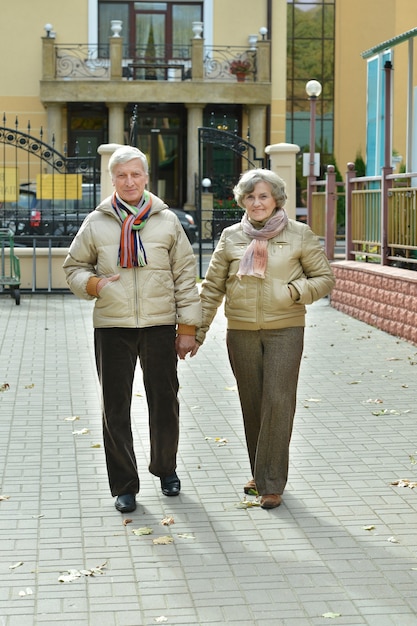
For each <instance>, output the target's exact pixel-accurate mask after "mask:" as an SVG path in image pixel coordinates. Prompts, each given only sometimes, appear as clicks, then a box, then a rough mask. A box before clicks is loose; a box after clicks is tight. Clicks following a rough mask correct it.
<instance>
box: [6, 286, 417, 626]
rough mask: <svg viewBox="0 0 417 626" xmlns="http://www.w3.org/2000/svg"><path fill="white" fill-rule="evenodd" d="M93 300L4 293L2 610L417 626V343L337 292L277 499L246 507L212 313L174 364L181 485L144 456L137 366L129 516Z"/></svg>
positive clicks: (78, 622)
mask: <svg viewBox="0 0 417 626" xmlns="http://www.w3.org/2000/svg"><path fill="white" fill-rule="evenodd" d="M91 313H92V304H91V303H89V302H84V301H80V300H77V299H76V298H75V297H73V296H71V295H46V296H39V295H36V296H30V295H25V294H23V295H22V301H21V305H20V306H16V305H15V304H14V301H13V300H12V299H11V298H8V297H6V296H4V295H2V296H1V297H0V389H2V391H1V392H0V480H1V482H0V496H1V498H0V626H51V625H57V626H70V625H71V626H152V625H154V624H168V625H174V624H175V625H180V626H186V625H191V626H221V625H222V624H234V625H235V626H281V625H282V626H313V625H314V626H322V625H327V624H334V625H335V626H340V625H343V626H360V625H368V626H417V593H416V589H417V486H416V489H412V488H410V487H400V486H395V485H392V484H391V483H392V482H394V481H397V480H399V479H408V480H410V481H417V465H414V464H413V463H412V461H413V457H415V458H417V419H416V417H417V410H416V399H417V347H416V346H413V345H411V344H408V343H406V342H404V341H399V340H397V339H396V338H395V337H392V336H390V335H387V334H385V333H383V332H381V331H378V330H375V329H373V328H371V327H369V326H367V325H366V324H364V323H361V322H358V321H356V320H353V319H351V318H349V317H347V316H345V315H343V314H342V313H339V312H337V311H335V310H334V309H332V308H331V307H330V306H329V302H328V300H327V299H324V300H322V301H320V302H318V303H316V304H314V305H313V306H311V307H309V312H308V317H307V328H306V342H305V344H306V345H305V351H304V358H303V361H302V369H301V377H300V384H299V393H298V408H297V415H296V420H295V429H294V435H293V440H292V445H291V468H290V478H289V483H288V487H287V490H286V492H285V494H284V500H283V504H282V505H281V506H280V507H279V508H278V509H274V510H273V511H264V510H262V509H260V508H259V507H256V506H252V507H249V508H242V504H241V502H242V500H243V491H242V487H243V485H244V483H245V482H246V481H247V480H248V478H249V477H250V476H249V464H248V460H247V455H246V449H245V443H244V434H243V427H242V418H241V414H240V408H239V402H238V397H237V393H236V387H235V381H234V379H233V376H232V373H231V370H230V367H229V363H228V360H227V354H226V348H225V320H224V317H223V314H222V312H220V313H219V314H218V315H217V317H216V319H215V322H214V324H213V327H212V329H211V331H210V333H209V335H208V338H207V341H206V343H205V344H204V346H203V347H202V348H201V349H200V351H199V353H198V355H197V356H196V357H195V358H193V359H191V360H188V359H187V361H185V362H180V364H179V375H180V383H181V389H180V401H181V424H182V429H181V440H180V450H179V458H178V473H179V475H180V477H181V480H182V485H183V488H182V492H181V495H180V496H179V497H178V498H166V497H164V496H163V495H162V494H161V492H160V486H159V481H158V479H157V478H155V477H153V476H152V475H150V474H149V473H148V470H147V464H148V444H149V441H148V432H147V417H146V401H145V396H144V391H143V384H142V380H141V376H140V370H138V372H137V376H136V378H135V384H134V396H133V402H132V407H133V408H132V410H133V416H134V418H133V425H134V435H135V441H136V453H137V458H138V464H139V468H140V475H141V492H140V496H139V500H138V509H137V511H136V512H135V513H133V514H129V515H120V513H118V512H117V511H116V510H115V508H114V503H113V498H111V496H110V493H109V490H108V485H107V475H106V470H105V461H104V451H103V447H102V442H101V424H100V397H99V389H98V384H97V379H96V374H95V368H94V355H93V346H92V323H91ZM75 417H77V418H79V419H76V420H72V419H71V418H75ZM7 496H9V497H7ZM248 499H249V501H251V502H253V501H254V498H248ZM128 518H130V519H131V522H130V523H126V525H124V523H123V522H127V519H128ZM165 518H172V520H173V521H174V523H173V524H170V525H164V524H163V523H162V521H163V520H164V519H165ZM172 520H171V521H172ZM145 527H147V528H150V529H152V531H153V532H152V534H150V535H138V534H135V532H134V531H138V529H140V528H145ZM164 536H170V537H172V539H173V542H172V543H170V544H155V543H154V540H155V539H158V538H161V537H164ZM60 579H62V581H63V582H60Z"/></svg>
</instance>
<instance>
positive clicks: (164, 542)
mask: <svg viewBox="0 0 417 626" xmlns="http://www.w3.org/2000/svg"><path fill="white" fill-rule="evenodd" d="M152 543H154V544H155V545H159V546H161V545H168V544H169V543H174V537H170V536H169V535H164V536H163V537H157V538H156V539H152Z"/></svg>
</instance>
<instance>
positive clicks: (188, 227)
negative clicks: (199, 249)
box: [170, 207, 198, 244]
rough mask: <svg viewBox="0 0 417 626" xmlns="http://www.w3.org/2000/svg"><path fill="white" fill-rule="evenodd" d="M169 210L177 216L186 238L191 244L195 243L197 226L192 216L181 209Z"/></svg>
mask: <svg viewBox="0 0 417 626" xmlns="http://www.w3.org/2000/svg"><path fill="white" fill-rule="evenodd" d="M170 210H171V211H172V212H173V213H175V215H176V216H177V217H178V219H179V221H180V224H181V226H182V227H183V229H184V231H185V234H186V235H187V237H188V240H189V242H190V243H191V244H193V243H195V242H196V241H197V239H198V227H197V225H196V223H195V221H194V218H193V216H192V215H191V214H190V213H187V212H186V211H183V210H182V209H172V208H171V207H170Z"/></svg>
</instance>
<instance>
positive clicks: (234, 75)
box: [43, 37, 270, 83]
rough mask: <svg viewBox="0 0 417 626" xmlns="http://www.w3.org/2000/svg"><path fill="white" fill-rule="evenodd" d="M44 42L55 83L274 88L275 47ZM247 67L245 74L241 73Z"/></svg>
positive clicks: (47, 70) (46, 67) (47, 72)
mask: <svg viewBox="0 0 417 626" xmlns="http://www.w3.org/2000/svg"><path fill="white" fill-rule="evenodd" d="M54 42H55V40H54V39H50V38H47V37H44V38H43V79H44V80H54V79H58V80H59V79H61V80H62V79H64V80H107V81H108V80H167V81H173V80H174V81H175V80H178V81H183V80H204V81H206V80H207V81H208V80H213V81H219V82H231V83H235V82H236V81H238V82H240V81H244V80H248V81H251V82H252V81H256V82H270V58H269V52H270V42H269V41H259V42H258V43H257V46H256V48H254V49H248V48H247V47H238V46H205V45H204V40H202V39H193V40H192V44H191V45H190V46H166V45H159V44H157V45H154V46H153V47H152V49H151V50H150V49H149V46H135V47H134V48H132V47H130V46H128V45H126V44H124V43H123V40H122V38H121V37H112V38H110V43H109V44H108V45H90V44H56V43H54ZM240 66H243V68H244V70H245V71H244V73H243V74H242V75H241V73H240V72H239V69H240Z"/></svg>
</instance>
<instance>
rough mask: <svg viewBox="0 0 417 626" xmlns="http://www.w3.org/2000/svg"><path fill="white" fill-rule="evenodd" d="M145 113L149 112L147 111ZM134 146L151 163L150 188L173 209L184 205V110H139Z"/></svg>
mask: <svg viewBox="0 0 417 626" xmlns="http://www.w3.org/2000/svg"><path fill="white" fill-rule="evenodd" d="M145 111H146V112H145ZM135 115H136V118H135V129H134V133H133V134H132V139H131V141H132V145H135V146H136V147H138V148H139V150H142V152H144V153H145V154H146V156H147V158H148V162H149V185H148V187H149V189H150V191H152V193H154V194H156V195H157V196H159V197H160V198H162V200H164V202H166V203H167V204H168V205H169V206H171V207H173V208H182V206H183V204H184V193H185V181H184V176H183V171H184V170H183V161H184V158H183V153H184V119H183V118H184V111H183V110H177V111H174V110H169V111H168V110H167V111H164V110H162V108H159V107H156V108H155V110H154V111H152V112H151V113H150V112H149V107H146V109H144V110H142V111H141V107H140V105H137V107H136V114H135Z"/></svg>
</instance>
